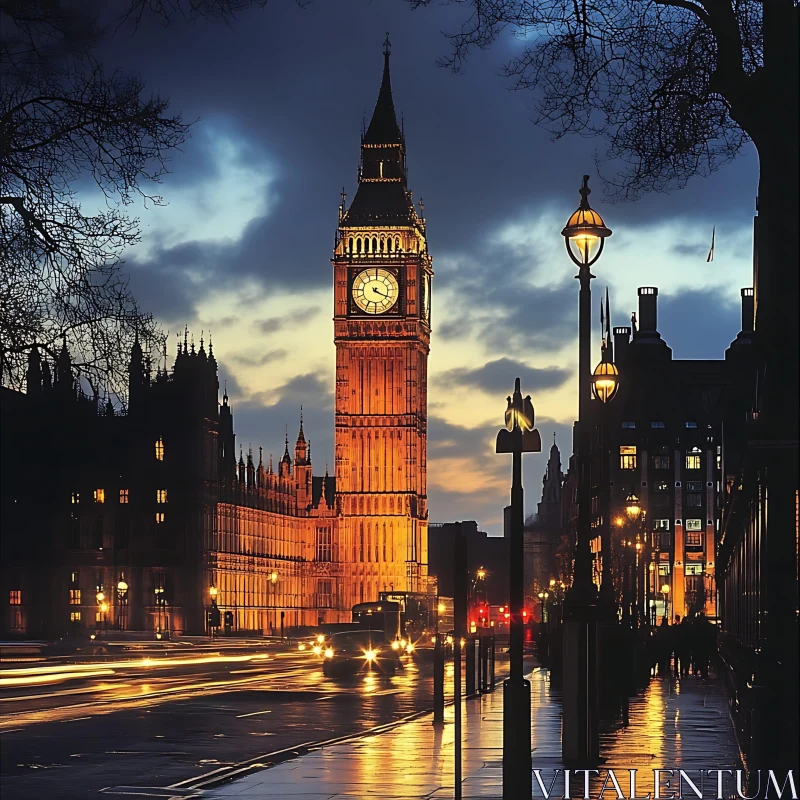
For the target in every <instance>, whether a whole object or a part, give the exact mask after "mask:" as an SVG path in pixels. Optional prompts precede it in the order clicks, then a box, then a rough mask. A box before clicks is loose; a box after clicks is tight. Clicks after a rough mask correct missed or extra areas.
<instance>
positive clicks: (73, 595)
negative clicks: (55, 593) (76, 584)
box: [69, 589, 81, 606]
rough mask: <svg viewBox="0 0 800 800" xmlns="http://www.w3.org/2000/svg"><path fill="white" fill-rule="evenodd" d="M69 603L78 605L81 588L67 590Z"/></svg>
mask: <svg viewBox="0 0 800 800" xmlns="http://www.w3.org/2000/svg"><path fill="white" fill-rule="evenodd" d="M69 604H70V605H71V606H79V605H80V604H81V590H80V589H70V590H69Z"/></svg>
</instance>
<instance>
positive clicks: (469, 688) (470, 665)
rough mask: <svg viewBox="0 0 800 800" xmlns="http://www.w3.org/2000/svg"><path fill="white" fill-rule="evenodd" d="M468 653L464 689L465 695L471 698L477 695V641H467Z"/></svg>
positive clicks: (471, 639) (470, 639)
mask: <svg viewBox="0 0 800 800" xmlns="http://www.w3.org/2000/svg"><path fill="white" fill-rule="evenodd" d="M466 646H467V652H466V658H465V662H466V672H467V680H466V685H465V687H464V689H465V691H464V694H465V695H466V696H467V697H469V696H471V695H473V694H475V639H473V638H472V637H470V638H469V639H467V645H466Z"/></svg>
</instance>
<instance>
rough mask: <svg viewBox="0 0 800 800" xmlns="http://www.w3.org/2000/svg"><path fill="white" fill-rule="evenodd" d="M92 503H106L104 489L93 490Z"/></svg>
mask: <svg viewBox="0 0 800 800" xmlns="http://www.w3.org/2000/svg"><path fill="white" fill-rule="evenodd" d="M94 501H95V503H105V501H106V490H105V489H95V490H94Z"/></svg>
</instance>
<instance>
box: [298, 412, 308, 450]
mask: <svg viewBox="0 0 800 800" xmlns="http://www.w3.org/2000/svg"><path fill="white" fill-rule="evenodd" d="M305 440H306V437H305V434H304V433H303V406H300V432H299V433H298V434H297V443H298V444H300V442H304V441H305Z"/></svg>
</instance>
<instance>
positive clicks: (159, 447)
mask: <svg viewBox="0 0 800 800" xmlns="http://www.w3.org/2000/svg"><path fill="white" fill-rule="evenodd" d="M163 460H164V440H163V439H162V438H161V437H160V436H159V437H158V439H157V440H156V461H163Z"/></svg>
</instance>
